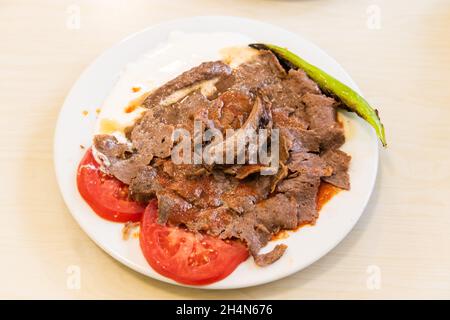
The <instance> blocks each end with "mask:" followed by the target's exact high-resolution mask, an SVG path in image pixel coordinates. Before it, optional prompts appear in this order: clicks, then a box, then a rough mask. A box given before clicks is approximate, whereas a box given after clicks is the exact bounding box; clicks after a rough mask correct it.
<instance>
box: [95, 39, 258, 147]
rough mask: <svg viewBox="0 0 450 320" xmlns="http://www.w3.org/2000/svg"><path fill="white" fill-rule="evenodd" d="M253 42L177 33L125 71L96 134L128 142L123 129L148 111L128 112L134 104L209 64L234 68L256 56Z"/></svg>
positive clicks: (131, 64)
mask: <svg viewBox="0 0 450 320" xmlns="http://www.w3.org/2000/svg"><path fill="white" fill-rule="evenodd" d="M252 42H254V41H252V39H251V38H248V37H247V36H244V35H241V34H238V33H183V32H179V31H177V32H173V33H172V34H170V36H169V38H168V40H167V41H166V42H164V43H161V44H159V45H157V46H156V47H155V49H153V50H151V51H149V52H147V53H145V54H144V55H142V56H141V57H140V58H139V59H138V60H137V61H134V62H131V63H129V64H128V65H127V66H126V67H125V68H124V70H123V71H122V73H121V75H120V77H119V80H118V81H117V83H116V85H115V86H114V87H113V89H112V91H111V93H110V94H109V96H108V97H107V99H106V100H105V101H104V103H103V105H102V107H101V111H100V113H99V117H98V121H97V124H96V128H95V134H99V133H108V134H113V135H114V136H116V137H117V138H118V139H119V140H121V141H124V140H126V139H125V136H124V133H123V129H124V128H125V127H127V126H130V125H132V124H133V123H134V121H135V120H136V119H137V118H138V117H139V116H140V115H141V113H142V112H143V110H144V109H143V108H141V107H137V108H135V110H134V111H132V112H126V111H125V110H126V109H127V106H128V105H129V104H130V101H133V100H136V99H139V97H142V95H143V94H145V92H149V91H151V90H154V89H156V88H158V87H159V86H161V85H163V84H164V83H166V82H167V81H169V80H171V79H173V78H175V77H176V76H178V75H179V74H181V73H182V72H184V71H187V70H189V69H191V68H192V67H195V66H197V65H199V64H200V63H202V62H205V61H215V60H223V61H225V62H226V63H228V64H229V65H230V66H231V67H233V68H234V67H236V66H237V65H239V64H240V63H242V62H244V61H246V60H247V59H249V58H250V57H251V56H253V55H254V54H255V53H256V50H254V49H251V48H248V47H247V45H248V44H249V43H252ZM133 88H134V89H133ZM137 104H139V103H137ZM128 111H129V110H128Z"/></svg>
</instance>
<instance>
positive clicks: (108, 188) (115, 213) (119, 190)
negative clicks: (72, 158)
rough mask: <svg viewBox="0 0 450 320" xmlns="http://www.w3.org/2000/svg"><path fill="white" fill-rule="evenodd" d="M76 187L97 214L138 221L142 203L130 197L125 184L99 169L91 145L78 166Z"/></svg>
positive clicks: (143, 206)
mask: <svg viewBox="0 0 450 320" xmlns="http://www.w3.org/2000/svg"><path fill="white" fill-rule="evenodd" d="M77 186H78V191H79V192H80V194H81V196H82V197H83V199H84V200H85V201H86V202H87V203H88V204H89V206H90V207H91V208H92V210H94V211H95V213H97V214H98V215H99V216H100V217H102V218H104V219H106V220H109V221H114V222H128V221H133V222H135V221H140V220H141V218H142V213H143V212H144V210H145V205H143V204H140V203H137V202H135V201H132V200H130V199H129V197H128V186H127V185H126V184H124V183H122V182H121V181H119V180H117V179H116V178H114V177H113V176H110V175H107V174H105V173H104V172H102V171H101V170H100V166H99V164H98V163H97V161H95V159H94V156H93V155H92V149H91V148H89V149H88V150H87V151H86V154H85V155H84V157H83V159H82V160H81V162H80V164H79V166H78V172H77Z"/></svg>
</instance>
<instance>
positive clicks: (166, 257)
mask: <svg viewBox="0 0 450 320" xmlns="http://www.w3.org/2000/svg"><path fill="white" fill-rule="evenodd" d="M157 220H158V206H157V203H156V200H152V201H150V203H149V205H148V206H147V209H146V211H145V214H144V218H143V220H142V226H141V232H140V245H141V248H142V252H143V254H144V256H145V259H146V260H147V261H148V263H149V264H150V266H151V267H152V268H153V269H155V270H156V271H157V272H158V273H160V274H162V275H164V276H166V277H169V278H171V279H173V280H175V281H178V282H181V283H185V284H192V285H202V284H208V283H211V282H215V281H219V280H221V279H223V278H225V277H226V276H228V275H229V274H230V273H231V272H233V271H234V269H236V267H237V266H238V265H239V264H240V263H241V262H243V261H245V260H247V258H248V250H247V248H246V246H245V245H244V244H243V243H241V242H239V241H228V240H227V241H223V240H221V239H219V238H216V237H212V236H209V235H207V234H201V233H193V232H189V231H187V230H185V229H183V228H179V227H176V226H170V227H167V226H165V225H161V224H160V223H159V222H158V221H157Z"/></svg>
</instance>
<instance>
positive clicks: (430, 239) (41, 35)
mask: <svg viewBox="0 0 450 320" xmlns="http://www.w3.org/2000/svg"><path fill="white" fill-rule="evenodd" d="M78 11H79V13H80V15H79V25H78V24H77V22H78V17H77V12H78ZM211 14H215V15H217V14H221V15H222V14H223V15H238V16H244V17H249V18H254V19H259V20H263V21H266V22H269V23H273V24H277V25H279V26H282V27H285V28H287V29H290V30H292V31H294V32H297V33H299V34H301V35H303V36H305V37H306V38H309V39H311V40H312V41H313V42H315V43H316V44H318V45H319V46H320V47H322V48H323V49H324V50H325V51H327V52H328V53H329V54H330V55H331V56H333V57H334V58H336V60H338V61H339V62H340V63H341V64H342V65H343V66H344V68H345V69H346V70H347V71H348V72H349V73H350V74H351V75H352V77H353V79H355V81H356V82H357V83H358V85H359V86H360V87H361V89H362V90H363V92H364V93H365V96H366V97H367V98H368V100H369V101H371V102H372V103H373V104H374V105H376V106H378V108H379V109H380V112H381V116H382V119H383V121H384V123H385V126H386V131H387V136H388V140H389V147H388V148H387V149H385V150H381V154H380V170H379V175H378V180H377V184H376V187H375V191H374V193H373V196H372V198H371V200H370V203H369V205H368V207H367V209H366V210H365V212H364V214H363V217H362V218H361V219H360V221H359V222H358V224H357V225H356V227H355V228H354V229H353V231H352V232H351V233H350V234H349V235H348V236H347V238H346V239H345V240H344V241H342V242H341V243H340V244H339V245H338V246H337V247H336V248H335V249H334V250H333V251H332V252H331V253H329V254H328V255H327V256H325V257H324V258H322V259H320V260H319V261H318V262H316V263H315V264H313V265H312V266H310V267H308V268H307V269H305V270H303V271H301V272H299V273H297V274H295V275H293V276H290V277H288V278H285V279H282V280H280V281H276V282H273V283H270V284H267V285H263V286H258V287H253V288H247V289H240V290H228V291H205V290H199V289H188V288H181V287H177V286H172V285H168V284H164V283H161V282H158V281H155V280H152V279H149V278H146V277H144V276H142V275H140V274H138V273H136V272H134V271H132V270H130V269H128V268H127V267H125V266H123V265H122V264H120V263H119V262H117V261H115V260H114V259H113V258H111V257H110V256H109V255H108V254H106V253H105V252H103V251H102V250H101V249H100V248H99V247H97V246H96V245H95V244H94V243H93V242H92V241H91V240H90V239H89V238H88V236H87V235H86V234H85V233H84V232H83V231H82V230H81V229H80V227H79V226H78V225H77V223H76V222H75V221H74V219H73V218H72V216H71V215H70V213H69V211H68V209H67V208H66V206H65V204H64V202H63V200H62V197H61V195H60V192H59V189H58V186H57V183H56V179H55V174H54V171H53V159H52V158H53V156H52V144H53V134H54V128H55V123H56V119H57V116H58V112H59V109H60V108H61V106H62V103H63V101H64V98H65V96H66V95H67V93H68V91H69V89H70V88H71V86H72V84H73V83H74V82H75V80H76V79H77V77H78V76H79V75H80V73H81V72H82V70H83V69H84V68H85V67H86V66H87V65H88V64H89V63H90V62H91V61H92V60H93V59H94V58H95V57H96V56H97V55H99V54H100V53H101V52H102V51H104V50H105V49H107V48H109V47H110V46H112V45H113V44H114V43H115V42H117V41H119V40H120V39H122V38H124V37H126V36H127V35H129V34H131V33H133V32H135V31H138V30H141V29H143V28H145V27H147V26H149V25H152V24H155V23H158V22H161V21H165V20H168V19H174V18H179V17H185V16H192V15H211ZM78 27H79V28H78ZM0 38H1V39H2V40H1V43H0V112H1V114H2V115H3V116H1V117H0V128H3V130H4V132H3V133H4V135H3V138H2V139H1V144H0V147H1V152H0V177H1V179H2V183H1V187H0V188H1V191H0V218H1V221H2V222H1V232H0V257H1V263H0V298H148V299H152V298H159V299H165V298H180V299H182V298H187V299H191V298H192V299H200V298H203V299H210V298H214V299H222V298H228V299H231V298H245V299H262V298H273V299H303V298H450V165H449V164H450V160H449V159H450V143H449V140H448V139H449V137H450V1H448V0H442V1H440V0H433V1H420V0H414V1H407V0H402V1H400V0H399V1H388V0H367V1H365V0H355V1H340V0H316V1H306V0H305V1H294V0H291V1H288V0H278V1H269V0H236V1H230V0H214V1H213V0H210V1H206V0H204V1H200V0H199V1H106V0H104V1H100V0H99V1H77V0H69V1H61V0H53V1H52V0H41V1H31V0H30V1H21V0H20V1H19V0H1V1H0ZM78 276H79V277H78ZM74 277H75V278H74ZM74 279H75V280H76V279H79V280H80V281H79V282H74ZM74 283H75V285H74ZM78 284H79V285H78Z"/></svg>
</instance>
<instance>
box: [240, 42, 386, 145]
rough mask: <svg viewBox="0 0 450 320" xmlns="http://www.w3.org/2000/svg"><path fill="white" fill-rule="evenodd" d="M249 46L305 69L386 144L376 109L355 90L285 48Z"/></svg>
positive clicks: (309, 75)
mask: <svg viewBox="0 0 450 320" xmlns="http://www.w3.org/2000/svg"><path fill="white" fill-rule="evenodd" d="M249 46H250V47H252V48H255V49H258V50H263V49H264V50H270V51H272V52H273V53H274V54H275V55H276V56H277V58H278V59H279V60H280V62H281V63H282V64H284V65H286V66H287V67H289V68H294V69H298V68H300V69H302V70H303V71H305V72H306V74H307V75H308V77H310V78H311V79H312V80H314V81H315V82H317V84H318V85H319V87H320V88H321V89H322V91H324V92H326V93H328V94H330V95H333V96H335V97H337V98H338V99H339V100H340V101H341V102H342V103H343V104H344V105H345V107H346V108H347V109H348V110H350V111H353V112H355V113H356V114H358V115H359V116H360V117H361V118H363V119H364V120H366V121H367V122H368V123H369V124H370V125H371V126H372V127H373V128H374V129H375V132H376V133H377V136H378V137H379V138H380V140H381V143H382V144H383V146H386V136H385V134H384V127H383V124H382V123H381V121H380V117H379V116H378V111H377V110H376V109H373V108H372V107H371V106H370V105H369V103H368V102H367V101H366V100H365V99H364V98H363V97H361V96H360V95H359V94H358V93H357V92H355V91H354V90H352V89H351V88H350V87H348V86H346V85H345V84H343V83H342V82H340V81H339V80H337V79H335V78H334V77H332V76H330V75H329V74H328V73H326V72H325V71H322V70H320V69H319V68H317V67H315V66H313V65H312V64H310V63H308V62H306V61H305V60H303V59H302V58H300V57H299V56H297V55H296V54H294V53H292V52H290V51H289V50H287V49H286V48H282V47H278V46H276V45H273V44H262V43H255V44H250V45H249Z"/></svg>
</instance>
